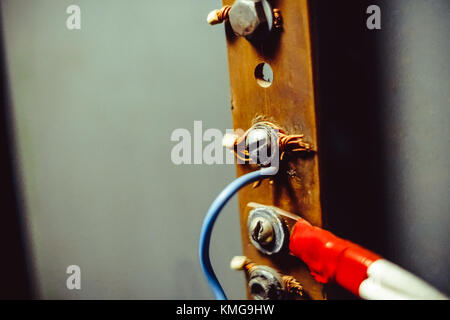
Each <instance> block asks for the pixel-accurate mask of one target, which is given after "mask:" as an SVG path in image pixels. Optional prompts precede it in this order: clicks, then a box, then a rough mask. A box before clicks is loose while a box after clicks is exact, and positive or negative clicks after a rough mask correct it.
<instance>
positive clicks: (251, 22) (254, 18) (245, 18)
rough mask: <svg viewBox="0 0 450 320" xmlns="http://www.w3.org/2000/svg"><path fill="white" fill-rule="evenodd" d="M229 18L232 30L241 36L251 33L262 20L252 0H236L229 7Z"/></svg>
mask: <svg viewBox="0 0 450 320" xmlns="http://www.w3.org/2000/svg"><path fill="white" fill-rule="evenodd" d="M229 20H230V24H231V27H232V28H233V31H234V32H235V33H236V34H237V35H238V36H242V37H245V36H248V35H251V34H252V33H253V32H255V30H256V29H257V28H258V27H259V25H260V24H261V22H262V21H261V19H260V18H259V16H258V12H257V11H256V6H255V1H252V0H237V1H236V2H235V3H234V4H233V6H232V7H231V10H230V14H229Z"/></svg>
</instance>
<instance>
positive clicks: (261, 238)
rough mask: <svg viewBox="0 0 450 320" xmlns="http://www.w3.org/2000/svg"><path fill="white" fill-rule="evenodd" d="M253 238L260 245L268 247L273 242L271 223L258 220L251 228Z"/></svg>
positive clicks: (262, 219)
mask: <svg viewBox="0 0 450 320" xmlns="http://www.w3.org/2000/svg"><path fill="white" fill-rule="evenodd" d="M250 232H251V237H252V238H253V240H255V241H256V242H258V243H259V244H261V245H263V246H266V245H268V244H270V243H271V242H272V241H273V228H272V225H271V223H270V222H269V221H267V220H266V219H264V218H257V219H255V220H253V221H252V224H251V226H250Z"/></svg>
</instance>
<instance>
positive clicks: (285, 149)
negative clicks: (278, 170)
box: [234, 121, 314, 163]
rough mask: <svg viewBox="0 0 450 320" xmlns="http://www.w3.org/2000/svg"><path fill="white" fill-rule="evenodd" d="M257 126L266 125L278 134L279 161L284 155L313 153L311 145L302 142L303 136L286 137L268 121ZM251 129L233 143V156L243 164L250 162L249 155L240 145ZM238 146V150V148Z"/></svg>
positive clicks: (243, 142)
mask: <svg viewBox="0 0 450 320" xmlns="http://www.w3.org/2000/svg"><path fill="white" fill-rule="evenodd" d="M258 124H264V125H267V126H269V127H271V128H272V129H273V130H276V131H277V132H278V148H279V152H280V160H283V158H284V156H285V154H286V153H293V152H311V151H314V150H313V149H312V146H311V144H309V143H307V142H304V141H303V138H304V135H303V134H294V135H288V134H286V132H285V131H284V130H282V129H281V128H280V127H278V126H277V125H275V124H273V123H271V122H268V121H263V122H259V123H258ZM252 129H253V127H252V128H250V129H248V130H247V131H246V132H245V133H244V135H242V136H241V137H239V138H237V139H236V141H235V143H234V154H235V155H236V157H237V158H238V159H239V160H241V161H244V162H245V163H247V162H249V161H250V155H249V152H248V150H247V149H246V148H245V145H244V147H242V144H245V140H246V139H247V135H248V133H249V132H250V130H252ZM238 146H240V148H238Z"/></svg>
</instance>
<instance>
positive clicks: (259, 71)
mask: <svg viewBox="0 0 450 320" xmlns="http://www.w3.org/2000/svg"><path fill="white" fill-rule="evenodd" d="M255 79H256V82H257V83H258V84H259V85H260V86H261V87H263V88H268V87H270V86H271V85H272V82H273V70H272V68H271V67H270V65H269V64H267V63H265V62H263V63H260V64H258V65H257V66H256V68H255Z"/></svg>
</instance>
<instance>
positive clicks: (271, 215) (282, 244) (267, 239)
mask: <svg viewBox="0 0 450 320" xmlns="http://www.w3.org/2000/svg"><path fill="white" fill-rule="evenodd" d="M247 230H248V235H249V238H250V242H251V243H252V244H253V245H254V246H255V247H256V248H257V249H258V250H259V251H260V252H262V253H264V254H267V255H272V254H277V253H279V252H281V251H282V250H283V249H285V248H286V245H287V241H288V239H289V231H288V230H287V228H286V225H285V223H284V221H283V220H282V219H281V218H280V217H279V216H278V215H277V213H276V212H275V211H274V210H273V209H272V208H271V207H268V206H261V207H257V208H255V209H253V210H251V211H250V213H249V215H248V220H247Z"/></svg>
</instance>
